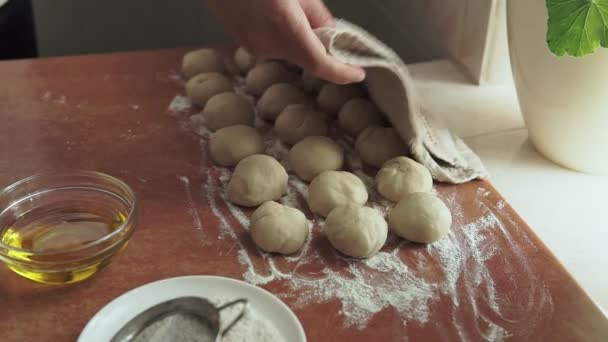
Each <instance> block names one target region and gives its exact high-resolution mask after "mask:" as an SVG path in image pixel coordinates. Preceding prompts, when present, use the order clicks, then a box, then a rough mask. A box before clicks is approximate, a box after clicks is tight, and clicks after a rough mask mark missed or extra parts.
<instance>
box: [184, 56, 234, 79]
mask: <svg viewBox="0 0 608 342" xmlns="http://www.w3.org/2000/svg"><path fill="white" fill-rule="evenodd" d="M223 71H224V60H223V58H222V55H221V54H220V53H219V51H216V50H214V49H200V50H196V51H190V52H188V53H187V54H185V55H184V58H183V59H182V73H183V74H184V76H186V77H187V78H188V79H190V78H192V77H194V76H196V75H198V74H201V73H204V72H223Z"/></svg>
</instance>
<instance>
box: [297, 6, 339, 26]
mask: <svg viewBox="0 0 608 342" xmlns="http://www.w3.org/2000/svg"><path fill="white" fill-rule="evenodd" d="M300 6H302V10H304V13H305V14H306V18H308V22H309V23H310V26H311V27H312V28H313V29H316V28H318V27H322V26H333V25H334V16H333V15H332V14H331V12H330V11H329V9H327V7H326V6H325V4H324V3H323V1H322V0H300Z"/></svg>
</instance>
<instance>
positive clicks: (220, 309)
mask: <svg viewBox="0 0 608 342" xmlns="http://www.w3.org/2000/svg"><path fill="white" fill-rule="evenodd" d="M238 304H243V308H242V309H241V312H240V313H239V314H238V316H236V317H235V318H234V319H233V320H232V322H230V324H228V326H227V327H226V329H224V330H222V331H220V336H221V337H224V335H226V333H228V331H230V329H232V327H234V325H235V324H237V323H238V322H239V321H240V320H241V318H243V316H245V310H246V309H247V305H248V304H249V302H248V301H247V299H245V298H241V299H237V300H234V301H232V302H228V303H226V304H224V305H222V306H220V307H218V308H217V311H220V312H221V311H222V310H224V309H226V308H229V307H231V306H234V305H238Z"/></svg>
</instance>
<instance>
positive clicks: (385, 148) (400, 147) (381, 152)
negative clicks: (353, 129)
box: [355, 126, 406, 167]
mask: <svg viewBox="0 0 608 342" xmlns="http://www.w3.org/2000/svg"><path fill="white" fill-rule="evenodd" d="M355 149H356V150H357V152H359V156H360V157H361V160H363V161H364V162H365V163H367V164H369V165H372V166H375V167H382V164H384V162H386V161H387V160H389V159H392V158H395V157H397V156H401V155H404V154H405V153H406V147H405V144H404V143H403V140H401V137H400V136H399V134H398V133H397V131H396V130H395V129H394V128H392V127H380V126H370V127H368V128H366V129H364V130H363V132H361V134H359V136H358V137H357V142H356V143H355Z"/></svg>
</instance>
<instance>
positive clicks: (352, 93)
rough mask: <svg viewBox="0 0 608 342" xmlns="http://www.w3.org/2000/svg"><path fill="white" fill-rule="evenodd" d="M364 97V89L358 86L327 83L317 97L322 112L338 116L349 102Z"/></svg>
mask: <svg viewBox="0 0 608 342" xmlns="http://www.w3.org/2000/svg"><path fill="white" fill-rule="evenodd" d="M363 95H364V94H363V89H361V86H359V85H358V84H345V85H339V84H333V83H327V84H326V85H324V86H323V87H322V88H321V91H320V92H319V95H318V96H317V104H318V105H319V108H321V110H322V111H324V112H327V113H332V114H336V113H338V111H339V110H340V108H342V106H343V105H344V104H345V103H346V102H347V101H348V100H350V99H354V98H355V97H362V96H363Z"/></svg>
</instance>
